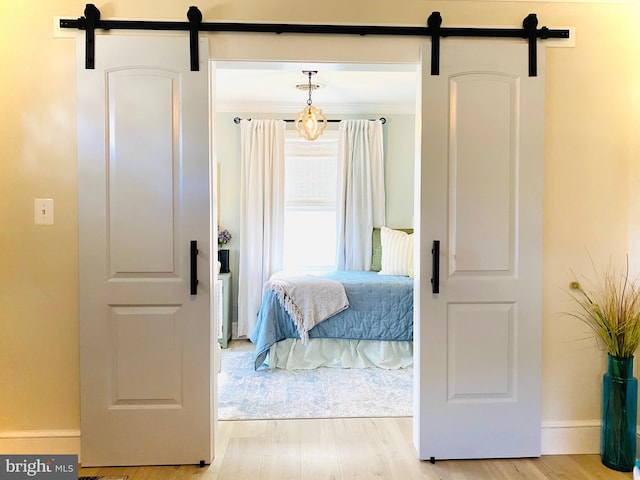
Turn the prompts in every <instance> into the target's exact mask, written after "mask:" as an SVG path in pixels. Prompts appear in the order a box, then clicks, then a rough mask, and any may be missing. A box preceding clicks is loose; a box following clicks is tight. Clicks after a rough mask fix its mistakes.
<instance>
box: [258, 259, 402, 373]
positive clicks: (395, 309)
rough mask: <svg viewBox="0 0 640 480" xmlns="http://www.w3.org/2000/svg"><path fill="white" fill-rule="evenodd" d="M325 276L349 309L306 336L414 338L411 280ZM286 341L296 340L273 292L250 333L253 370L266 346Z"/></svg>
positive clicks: (360, 275)
mask: <svg viewBox="0 0 640 480" xmlns="http://www.w3.org/2000/svg"><path fill="white" fill-rule="evenodd" d="M325 276H326V277H328V278H332V279H334V280H338V281H339V282H341V283H342V284H343V285H344V288H345V292H346V294H347V298H348V299H349V307H348V308H347V309H346V310H343V311H342V312H340V313H338V314H336V315H334V316H333V317H331V318H328V319H327V320H325V321H323V322H321V323H319V324H317V325H316V326H315V327H313V328H312V329H311V330H310V331H309V338H343V339H353V340H413V280H412V279H411V278H408V277H399V276H390V275H379V274H378V273H376V272H361V271H339V272H332V273H328V274H326V275H325ZM285 338H300V336H299V335H298V330H297V329H296V326H295V324H294V323H293V320H292V319H291V317H290V316H289V314H288V313H287V312H286V310H285V309H284V308H283V307H282V305H281V304H280V302H279V301H278V298H277V297H276V294H275V293H274V292H273V291H270V290H267V291H266V292H265V293H264V295H263V297H262V305H261V306H260V310H259V312H258V323H257V325H256V328H255V330H254V331H253V333H252V335H251V341H252V342H253V343H254V344H255V345H256V356H255V368H256V369H258V368H259V367H260V366H261V365H262V364H263V363H264V361H265V359H266V356H267V353H268V352H269V349H270V348H271V346H272V345H273V344H274V343H276V342H279V341H280V340H284V339H285Z"/></svg>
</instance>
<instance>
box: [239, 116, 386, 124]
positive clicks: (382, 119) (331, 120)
mask: <svg viewBox="0 0 640 480" xmlns="http://www.w3.org/2000/svg"><path fill="white" fill-rule="evenodd" d="M240 120H242V118H240V117H234V118H233V123H235V124H236V125H238V124H239V123H240ZM246 120H248V121H251V119H250V118H247V119H246ZM376 120H380V121H381V122H382V124H383V125H384V124H385V123H387V119H386V118H384V117H380V118H370V119H369V121H371V122H375V121H376ZM341 121H342V120H335V119H329V120H327V123H338V122H341ZM285 122H287V123H293V122H295V120H289V119H287V120H285Z"/></svg>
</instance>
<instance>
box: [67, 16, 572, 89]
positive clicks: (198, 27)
mask: <svg viewBox="0 0 640 480" xmlns="http://www.w3.org/2000/svg"><path fill="white" fill-rule="evenodd" d="M84 15H85V16H84V17H79V18H77V19H69V18H62V19H60V28H76V29H78V30H85V68H87V69H94V68H95V31H96V29H104V30H116V29H124V30H182V31H188V32H189V46H190V50H191V70H193V71H197V70H198V69H199V63H198V62H199V52H198V32H205V31H206V32H253V33H276V34H282V33H310V34H329V35H332V34H350V35H361V36H362V35H395V36H398V35H405V36H407V35H408V36H423V37H431V75H439V73H440V39H441V38H443V37H494V38H521V39H524V40H526V41H527V43H528V45H529V76H531V77H535V76H536V75H537V58H536V57H537V54H536V46H537V39H539V38H540V39H546V38H569V30H567V29H562V30H552V29H550V28H547V27H541V28H537V27H538V17H537V16H536V14H535V13H530V14H529V15H527V16H526V17H525V18H524V20H523V21H522V28H459V27H442V16H441V15H440V12H432V13H431V15H429V18H428V19H427V26H426V27H402V26H397V27H396V26H377V25H306V24H280V23H229V22H202V13H201V12H200V10H199V9H198V7H195V6H191V7H189V10H188V11H187V19H188V21H187V22H167V21H139V20H101V19H100V10H98V8H96V6H95V5H93V4H92V3H87V4H86V7H85V10H84Z"/></svg>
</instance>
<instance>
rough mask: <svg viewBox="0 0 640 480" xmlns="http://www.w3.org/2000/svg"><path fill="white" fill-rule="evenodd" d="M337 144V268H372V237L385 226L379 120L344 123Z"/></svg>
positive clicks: (381, 141) (380, 124) (341, 124)
mask: <svg viewBox="0 0 640 480" xmlns="http://www.w3.org/2000/svg"><path fill="white" fill-rule="evenodd" d="M339 133H340V136H339V143H338V204H337V212H336V216H337V235H338V238H337V268H338V270H369V269H370V268H371V248H372V244H371V233H372V231H373V227H380V226H382V225H384V223H385V213H384V209H385V195H384V158H383V156H384V153H383V152H384V150H383V139H382V122H381V121H380V120H375V121H372V120H343V121H342V122H340V129H339Z"/></svg>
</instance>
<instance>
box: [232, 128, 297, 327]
mask: <svg viewBox="0 0 640 480" xmlns="http://www.w3.org/2000/svg"><path fill="white" fill-rule="evenodd" d="M284 131H285V122H284V120H255V119H254V120H242V121H241V122H240V132H241V134H240V135H241V137H240V138H241V140H240V141H241V145H240V150H241V158H240V176H241V180H240V252H239V255H240V258H239V272H238V336H239V337H244V336H249V335H251V333H252V332H253V329H254V327H255V325H256V316H257V314H258V310H259V308H260V302H261V299H262V287H263V285H264V283H265V282H266V281H267V280H268V279H269V277H270V276H271V274H273V273H275V272H276V271H278V270H281V269H282V243H283V242H282V235H283V231H284Z"/></svg>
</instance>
